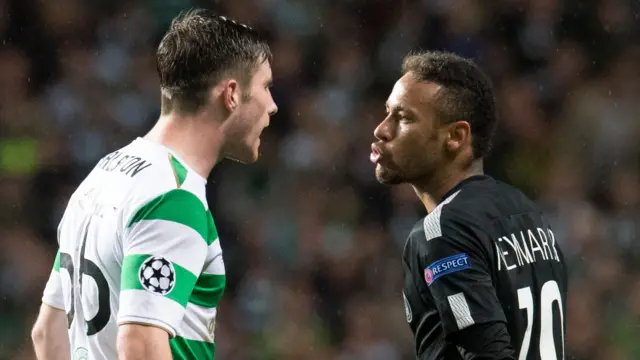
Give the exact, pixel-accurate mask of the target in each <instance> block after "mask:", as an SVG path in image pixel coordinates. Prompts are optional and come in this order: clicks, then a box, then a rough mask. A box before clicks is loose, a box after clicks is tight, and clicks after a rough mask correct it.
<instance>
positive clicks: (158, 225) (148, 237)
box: [124, 220, 207, 277]
mask: <svg viewBox="0 0 640 360" xmlns="http://www.w3.org/2000/svg"><path fill="white" fill-rule="evenodd" d="M130 229H131V230H128V231H127V235H129V236H128V238H125V239H124V242H125V244H124V248H125V249H126V250H125V255H132V254H150V255H155V256H161V257H164V258H165V259H167V260H169V261H171V262H174V263H176V264H179V265H180V266H182V267H183V268H185V269H187V270H189V271H191V272H192V273H193V274H194V275H195V276H196V277H197V276H198V275H199V274H200V272H201V271H202V264H203V263H204V258H205V255H206V252H207V250H206V249H207V243H206V242H205V241H204V240H203V239H202V236H200V234H198V232H197V231H195V230H193V229H192V228H190V227H188V226H185V225H182V224H179V223H176V222H173V221H166V220H143V221H140V222H139V223H137V224H136V225H134V226H132V227H131V228H130ZM196 249H197V251H195V250H196Z"/></svg>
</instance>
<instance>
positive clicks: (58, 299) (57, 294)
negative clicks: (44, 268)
mask: <svg viewBox="0 0 640 360" xmlns="http://www.w3.org/2000/svg"><path fill="white" fill-rule="evenodd" d="M42 302H43V303H45V304H47V305H49V306H51V307H54V308H56V309H60V310H64V295H63V293H62V281H61V279H60V251H58V253H57V254H56V258H55V260H54V262H53V268H52V269H51V274H50V275H49V280H48V281H47V285H46V286H45V288H44V293H43V294H42Z"/></svg>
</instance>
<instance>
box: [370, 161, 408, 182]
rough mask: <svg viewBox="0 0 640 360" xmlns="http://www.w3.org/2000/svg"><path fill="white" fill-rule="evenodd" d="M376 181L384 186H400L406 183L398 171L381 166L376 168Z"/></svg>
mask: <svg viewBox="0 0 640 360" xmlns="http://www.w3.org/2000/svg"><path fill="white" fill-rule="evenodd" d="M376 179H377V180H378V182H379V183H380V184H382V185H398V184H402V183H404V182H405V179H404V178H403V177H402V176H401V175H400V174H399V173H398V172H397V171H394V170H392V169H389V168H388V167H384V166H382V165H380V164H378V165H377V166H376Z"/></svg>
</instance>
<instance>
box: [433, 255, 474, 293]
mask: <svg viewBox="0 0 640 360" xmlns="http://www.w3.org/2000/svg"><path fill="white" fill-rule="evenodd" d="M470 267H471V263H470V262H469V255H467V254H465V253H461V254H456V255H452V256H448V257H446V258H444V259H440V260H438V261H436V262H434V263H433V264H431V265H429V266H427V268H426V269H424V280H425V281H426V282H427V285H429V286H431V284H433V282H434V281H436V280H437V279H438V278H439V277H441V276H444V275H447V274H451V273H454V272H456V271H461V270H465V269H469V268H470Z"/></svg>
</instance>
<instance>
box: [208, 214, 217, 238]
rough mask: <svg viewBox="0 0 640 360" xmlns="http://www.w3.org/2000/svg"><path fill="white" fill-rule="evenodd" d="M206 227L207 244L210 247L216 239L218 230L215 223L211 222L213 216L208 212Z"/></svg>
mask: <svg viewBox="0 0 640 360" xmlns="http://www.w3.org/2000/svg"><path fill="white" fill-rule="evenodd" d="M207 226H208V227H209V234H208V235H209V236H208V237H207V244H209V245H211V244H213V242H214V241H216V239H217V238H218V228H216V223H215V222H214V221H213V216H212V215H211V211H210V210H207Z"/></svg>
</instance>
